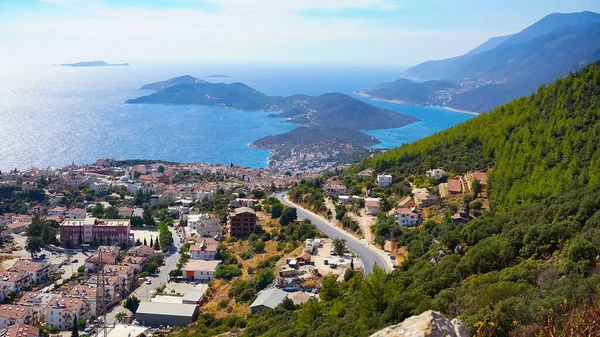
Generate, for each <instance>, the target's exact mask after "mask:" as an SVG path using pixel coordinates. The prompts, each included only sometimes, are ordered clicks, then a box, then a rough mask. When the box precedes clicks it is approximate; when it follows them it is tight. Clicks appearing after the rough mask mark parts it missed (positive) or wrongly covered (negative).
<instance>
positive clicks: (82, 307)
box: [46, 295, 91, 330]
mask: <svg viewBox="0 0 600 337" xmlns="http://www.w3.org/2000/svg"><path fill="white" fill-rule="evenodd" d="M75 316H77V318H78V319H79V318H83V319H88V318H90V317H91V310H90V305H89V304H88V303H87V302H86V301H84V298H83V296H74V295H62V296H56V297H54V298H53V299H52V300H51V301H50V303H48V306H46V324H47V325H48V327H52V326H55V327H57V328H59V329H60V330H69V329H71V328H72V327H73V320H74V318H75Z"/></svg>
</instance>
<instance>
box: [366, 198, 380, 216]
mask: <svg viewBox="0 0 600 337" xmlns="http://www.w3.org/2000/svg"><path fill="white" fill-rule="evenodd" d="M379 200H380V199H379V198H366V199H365V210H366V212H367V214H368V215H377V213H379Z"/></svg>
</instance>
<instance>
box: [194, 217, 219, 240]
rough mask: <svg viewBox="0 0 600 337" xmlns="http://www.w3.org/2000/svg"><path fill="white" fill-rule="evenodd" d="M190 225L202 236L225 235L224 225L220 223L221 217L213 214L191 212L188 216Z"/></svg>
mask: <svg viewBox="0 0 600 337" xmlns="http://www.w3.org/2000/svg"><path fill="white" fill-rule="evenodd" d="M187 222H188V227H190V228H191V229H193V230H195V231H196V232H197V233H198V236H200V237H211V238H214V237H216V236H222V235H223V227H222V226H221V224H219V218H217V217H216V216H215V215H213V214H190V215H188V216H187Z"/></svg>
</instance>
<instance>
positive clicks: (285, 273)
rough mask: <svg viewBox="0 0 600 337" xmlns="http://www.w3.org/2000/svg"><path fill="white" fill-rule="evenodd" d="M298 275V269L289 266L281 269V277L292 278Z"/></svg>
mask: <svg viewBox="0 0 600 337" xmlns="http://www.w3.org/2000/svg"><path fill="white" fill-rule="evenodd" d="M296 275H298V269H296V268H292V267H290V266H288V265H286V266H282V267H279V276H281V277H292V276H296Z"/></svg>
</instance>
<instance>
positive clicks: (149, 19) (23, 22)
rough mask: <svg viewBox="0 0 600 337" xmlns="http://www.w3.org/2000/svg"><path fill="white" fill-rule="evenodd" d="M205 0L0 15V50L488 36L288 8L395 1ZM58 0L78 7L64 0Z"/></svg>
mask: <svg viewBox="0 0 600 337" xmlns="http://www.w3.org/2000/svg"><path fill="white" fill-rule="evenodd" d="M46 1H59V0H46ZM215 1H217V2H218V3H219V4H220V5H222V6H223V11H219V12H217V13H207V12H202V11H199V10H189V9H169V10H164V9H163V10H156V9H144V8H113V7H108V6H106V5H101V4H98V3H95V4H94V3H90V2H85V6H83V7H81V8H80V10H78V15H77V16H68V17H32V16H29V17H27V16H25V17H22V18H18V19H15V20H5V21H0V31H2V32H3V36H4V37H0V53H1V54H3V56H4V57H9V58H13V59H14V60H19V61H29V62H40V61H41V62H45V63H62V62H68V61H80V60H91V59H105V60H107V61H109V62H134V61H135V60H140V59H147V60H152V59H155V60H195V61H199V60H227V61H237V60H245V61H280V62H312V63H314V62H319V63H349V64H375V63H386V64H413V63H417V62H420V61H423V60H426V59H429V58H441V57H449V56H454V55H456V54H458V53H460V52H465V51H467V50H468V49H469V48H471V47H473V46H474V45H475V44H476V43H477V42H481V41H484V40H485V39H486V38H487V37H489V36H491V35H492V34H493V33H491V32H484V31H480V32H449V31H440V30H419V29H411V30H409V29H400V28H398V27H389V26H385V25H381V24H378V23H377V22H374V21H371V20H368V19H347V18H335V19H330V20H310V19H307V18H305V17H303V16H301V15H299V14H298V13H297V11H298V10H300V9H305V8H378V9H381V10H391V9H395V8H396V6H398V5H397V1H387V0H330V1H326V0H296V1H291V0H256V1H255V0H215ZM60 2H63V4H64V3H66V2H69V1H67V0H64V1H60ZM68 5H71V6H78V4H77V3H76V2H75V1H74V0H71V3H70V4H68ZM3 41H4V42H3Z"/></svg>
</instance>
